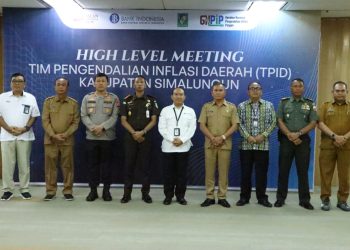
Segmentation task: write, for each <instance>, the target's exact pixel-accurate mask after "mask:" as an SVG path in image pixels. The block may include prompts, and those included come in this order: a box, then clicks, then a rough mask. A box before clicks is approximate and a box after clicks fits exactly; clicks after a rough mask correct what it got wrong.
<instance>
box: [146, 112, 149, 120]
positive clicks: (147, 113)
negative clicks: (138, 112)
mask: <svg viewBox="0 0 350 250" xmlns="http://www.w3.org/2000/svg"><path fill="white" fill-rule="evenodd" d="M146 118H149V110H146Z"/></svg>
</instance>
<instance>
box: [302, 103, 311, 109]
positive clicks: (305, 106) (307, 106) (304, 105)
mask: <svg viewBox="0 0 350 250" xmlns="http://www.w3.org/2000/svg"><path fill="white" fill-rule="evenodd" d="M301 109H303V110H310V106H309V105H307V103H304V104H303V105H301Z"/></svg>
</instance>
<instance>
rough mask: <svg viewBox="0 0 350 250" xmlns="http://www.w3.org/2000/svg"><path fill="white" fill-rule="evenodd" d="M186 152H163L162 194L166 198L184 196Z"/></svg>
mask: <svg viewBox="0 0 350 250" xmlns="http://www.w3.org/2000/svg"><path fill="white" fill-rule="evenodd" d="M188 154H189V153H188V152H182V153H163V169H164V194H165V197H167V198H173V197H174V193H175V196H176V198H177V199H181V198H184V197H185V193H186V185H187V164H188Z"/></svg>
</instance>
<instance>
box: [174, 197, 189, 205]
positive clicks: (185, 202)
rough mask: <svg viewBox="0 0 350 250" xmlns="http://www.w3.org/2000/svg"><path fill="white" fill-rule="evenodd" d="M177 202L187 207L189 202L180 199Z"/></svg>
mask: <svg viewBox="0 0 350 250" xmlns="http://www.w3.org/2000/svg"><path fill="white" fill-rule="evenodd" d="M176 201H177V203H179V204H181V205H187V201H186V200H185V198H178V199H176Z"/></svg>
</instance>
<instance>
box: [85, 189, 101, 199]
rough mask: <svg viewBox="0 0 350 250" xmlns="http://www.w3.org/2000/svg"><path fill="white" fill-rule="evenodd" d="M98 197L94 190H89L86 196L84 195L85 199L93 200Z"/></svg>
mask: <svg viewBox="0 0 350 250" xmlns="http://www.w3.org/2000/svg"><path fill="white" fill-rule="evenodd" d="M97 198H98V194H97V191H96V190H91V191H90V193H89V194H88V196H87V197H86V201H94V200H96V199H97Z"/></svg>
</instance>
